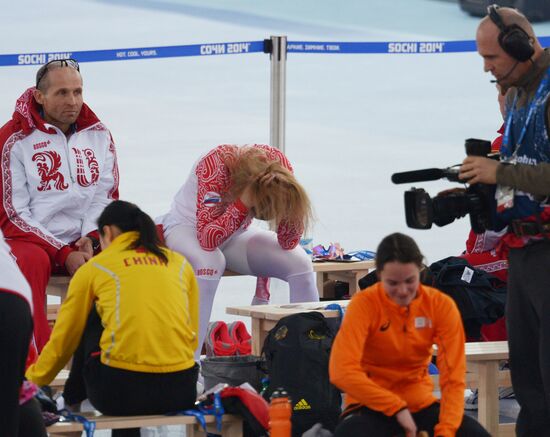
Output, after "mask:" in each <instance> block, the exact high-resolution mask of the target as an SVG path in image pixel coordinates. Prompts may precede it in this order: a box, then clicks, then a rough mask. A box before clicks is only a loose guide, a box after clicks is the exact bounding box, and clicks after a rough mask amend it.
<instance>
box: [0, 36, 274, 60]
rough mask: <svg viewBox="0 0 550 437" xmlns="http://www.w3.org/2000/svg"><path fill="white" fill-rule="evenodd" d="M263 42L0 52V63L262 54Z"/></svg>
mask: <svg viewBox="0 0 550 437" xmlns="http://www.w3.org/2000/svg"><path fill="white" fill-rule="evenodd" d="M263 51H264V42H263V41H243V42H223V43H213V44H192V45H184V46H166V47H138V48H131V49H112V50H85V51H76V52H43V53H16V54H11V55H0V66H13V65H42V64H45V63H46V62H49V61H52V60H55V59H68V58H73V59H76V60H77V61H78V62H103V61H129V60H133V59H151V58H174V57H183V56H212V55H237V54H246V53H263Z"/></svg>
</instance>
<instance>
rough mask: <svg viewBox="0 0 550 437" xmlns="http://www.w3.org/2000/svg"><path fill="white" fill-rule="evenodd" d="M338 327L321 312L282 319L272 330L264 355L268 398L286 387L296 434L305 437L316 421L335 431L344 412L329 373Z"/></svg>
mask: <svg viewBox="0 0 550 437" xmlns="http://www.w3.org/2000/svg"><path fill="white" fill-rule="evenodd" d="M334 336H335V330H333V329H331V327H330V326H329V324H328V323H327V320H325V317H324V316H323V315H322V314H321V313H319V312H307V313H298V314H293V315H290V316H287V317H284V318H282V319H281V320H279V322H278V323H277V324H276V325H275V327H274V328H273V329H272V330H271V331H269V334H268V336H267V338H266V339H265V342H264V346H263V350H262V354H263V356H265V359H266V365H267V371H268V375H269V386H268V387H267V389H266V391H265V393H264V397H265V398H266V399H269V397H270V396H271V394H272V393H273V391H275V390H276V389H278V388H280V387H282V388H284V390H286V391H287V393H288V394H289V396H290V399H291V402H292V436H293V437H301V436H302V434H303V433H304V432H306V431H307V430H309V429H310V428H311V427H312V426H313V425H315V423H322V424H323V426H324V427H325V428H327V429H329V430H331V431H334V428H335V427H336V424H337V423H338V418H339V416H340V412H341V402H342V400H341V396H340V392H339V391H338V389H337V388H336V387H334V386H333V385H332V384H331V383H330V381H329V376H328V363H329V355H330V349H331V347H332V342H333V340H334Z"/></svg>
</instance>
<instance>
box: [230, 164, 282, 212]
mask: <svg viewBox="0 0 550 437" xmlns="http://www.w3.org/2000/svg"><path fill="white" fill-rule="evenodd" d="M275 179H277V175H275V174H273V173H270V172H267V173H263V174H260V175H259V176H258V177H255V178H254V179H253V180H252V181H251V182H250V183H249V184H248V185H247V186H246V188H245V189H244V191H243V192H242V194H241V195H240V196H239V198H240V199H241V202H242V203H243V204H244V205H245V206H246V207H247V208H248V209H250V208H252V207H253V206H254V196H253V194H252V193H253V188H254V187H255V186H259V185H267V184H270V183H271V182H273V181H274V180H275Z"/></svg>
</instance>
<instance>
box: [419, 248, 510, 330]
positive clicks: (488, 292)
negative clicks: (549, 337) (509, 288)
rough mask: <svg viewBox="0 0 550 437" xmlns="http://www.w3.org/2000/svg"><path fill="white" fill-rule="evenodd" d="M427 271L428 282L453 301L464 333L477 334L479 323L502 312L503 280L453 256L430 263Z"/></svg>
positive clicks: (504, 291) (482, 323) (504, 287)
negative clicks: (460, 317) (428, 273)
mask: <svg viewBox="0 0 550 437" xmlns="http://www.w3.org/2000/svg"><path fill="white" fill-rule="evenodd" d="M430 271H431V273H432V275H433V283H432V286H433V287H434V288H437V289H438V290H441V291H442V292H443V293H445V294H447V295H449V296H450V297H452V298H453V300H454V301H455V303H456V304H457V306H458V309H459V311H460V315H461V316H462V322H463V324H464V330H465V331H466V336H467V337H469V338H480V337H481V333H480V329H481V325H486V324H491V323H494V322H496V321H497V320H498V319H500V318H501V317H502V316H504V305H505V303H506V283H505V282H504V281H502V280H500V279H499V278H497V277H495V276H493V275H491V274H489V273H487V272H485V271H484V270H480V269H477V268H475V267H472V266H471V265H470V264H469V263H468V262H467V261H466V260H465V259H464V258H459V257H455V256H451V257H448V258H445V259H442V260H440V261H437V262H435V263H433V264H432V265H431V266H430Z"/></svg>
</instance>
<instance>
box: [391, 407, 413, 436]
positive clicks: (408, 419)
mask: <svg viewBox="0 0 550 437" xmlns="http://www.w3.org/2000/svg"><path fill="white" fill-rule="evenodd" d="M395 418H396V419H397V422H398V423H399V425H401V427H402V428H403V430H404V431H405V437H416V423H415V422H414V419H413V417H412V415H411V412H410V411H409V409H408V408H405V409H403V410H401V411H400V412H399V413H397V414H396V415H395Z"/></svg>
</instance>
